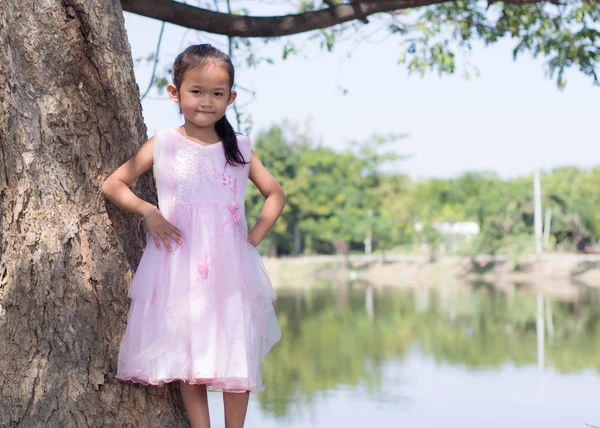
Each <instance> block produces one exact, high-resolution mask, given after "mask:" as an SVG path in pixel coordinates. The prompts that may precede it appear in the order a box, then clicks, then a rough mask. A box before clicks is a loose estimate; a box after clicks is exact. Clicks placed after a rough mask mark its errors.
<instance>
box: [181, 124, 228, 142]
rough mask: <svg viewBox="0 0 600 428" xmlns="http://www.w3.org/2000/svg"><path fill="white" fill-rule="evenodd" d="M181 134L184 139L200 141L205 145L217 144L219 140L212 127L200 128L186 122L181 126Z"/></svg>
mask: <svg viewBox="0 0 600 428" xmlns="http://www.w3.org/2000/svg"><path fill="white" fill-rule="evenodd" d="M181 133H182V134H183V135H184V136H185V137H188V138H192V139H196V140H199V141H202V142H203V143H205V144H213V143H217V142H219V140H220V138H219V135H218V134H217V131H216V130H215V127H214V125H213V126H209V127H206V128H202V127H200V126H198V125H195V124H193V123H191V122H188V121H187V120H186V121H185V123H184V124H183V125H182V126H181Z"/></svg>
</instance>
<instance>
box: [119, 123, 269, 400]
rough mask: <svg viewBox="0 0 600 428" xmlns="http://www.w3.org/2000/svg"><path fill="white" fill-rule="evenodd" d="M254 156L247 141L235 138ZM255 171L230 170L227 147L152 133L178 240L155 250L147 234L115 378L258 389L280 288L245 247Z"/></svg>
mask: <svg viewBox="0 0 600 428" xmlns="http://www.w3.org/2000/svg"><path fill="white" fill-rule="evenodd" d="M238 146H239V148H240V151H241V153H242V155H243V157H244V159H245V160H246V161H249V160H250V155H251V146H250V140H249V138H247V137H244V136H238ZM249 169H250V165H249V164H248V165H245V166H235V167H234V166H231V165H229V164H227V163H226V161H225V153H224V150H223V145H222V143H220V142H219V143H216V144H213V145H211V146H202V145H200V144H198V143H195V142H193V141H192V140H189V139H187V138H185V137H184V136H182V135H181V134H179V133H178V132H177V131H176V130H174V129H168V130H160V131H157V132H156V134H155V136H154V172H155V174H156V187H157V191H158V203H159V208H160V210H161V212H162V214H163V215H164V216H165V218H166V219H167V220H168V221H169V222H171V223H172V224H173V225H175V226H176V227H178V228H179V229H180V230H181V232H182V234H183V238H182V244H181V245H179V244H177V242H175V241H173V240H171V248H172V250H173V251H172V252H168V251H167V250H166V249H165V247H164V243H161V249H160V250H158V249H157V248H156V245H155V243H154V240H153V239H152V237H151V235H150V234H149V233H148V234H147V245H146V248H145V249H144V254H143V256H142V259H141V261H140V264H139V266H138V269H137V271H136V273H135V277H134V279H133V282H132V283H131V286H130V288H129V297H130V298H131V299H132V301H131V306H130V309H129V315H128V321H127V329H126V331H125V335H124V337H123V339H122V341H121V347H120V349H119V361H118V368H117V375H116V378H117V379H121V380H129V381H133V382H140V383H143V384H152V385H163V384H165V383H167V382H171V381H174V380H185V381H187V382H189V383H192V384H206V385H207V387H208V389H209V390H211V391H227V392H244V391H251V392H255V393H256V392H260V391H262V390H263V389H264V386H263V384H262V381H261V373H260V366H261V362H262V360H263V358H264V356H265V355H266V354H267V352H268V351H269V349H271V347H272V346H273V345H274V344H275V343H276V342H277V341H278V340H279V339H280V337H281V331H280V329H279V324H278V322H277V318H276V316H275V312H274V310H273V304H272V301H273V300H274V298H275V292H274V290H273V287H272V285H271V282H270V280H269V277H268V275H267V272H266V270H265V267H264V265H263V263H262V260H261V258H260V255H259V254H258V251H257V250H256V249H255V248H254V246H252V245H251V244H249V243H248V242H247V235H248V227H247V223H246V217H245V213H244V199H245V194H246V184H247V180H248V172H249Z"/></svg>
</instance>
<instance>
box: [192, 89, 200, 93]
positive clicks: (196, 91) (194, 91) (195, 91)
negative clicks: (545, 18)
mask: <svg viewBox="0 0 600 428" xmlns="http://www.w3.org/2000/svg"><path fill="white" fill-rule="evenodd" d="M199 93H200V91H198V90H196V89H195V90H193V91H192V94H199Z"/></svg>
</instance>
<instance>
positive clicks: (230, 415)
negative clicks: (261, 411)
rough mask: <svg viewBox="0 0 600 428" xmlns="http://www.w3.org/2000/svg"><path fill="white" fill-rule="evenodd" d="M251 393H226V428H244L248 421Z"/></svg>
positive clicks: (224, 399)
mask: <svg viewBox="0 0 600 428" xmlns="http://www.w3.org/2000/svg"><path fill="white" fill-rule="evenodd" d="M249 398H250V392H249V391H246V392H244V393H238V392H224V393H223V405H224V407H225V428H242V427H243V426H244V421H245V420H246V411H247V410H248V399H249Z"/></svg>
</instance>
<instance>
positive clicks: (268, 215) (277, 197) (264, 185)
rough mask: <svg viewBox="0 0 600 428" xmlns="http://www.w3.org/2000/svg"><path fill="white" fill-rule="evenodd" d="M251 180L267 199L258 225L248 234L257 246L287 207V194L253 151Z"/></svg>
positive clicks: (249, 239) (249, 238)
mask: <svg viewBox="0 0 600 428" xmlns="http://www.w3.org/2000/svg"><path fill="white" fill-rule="evenodd" d="M249 178H250V180H251V181H252V182H253V183H254V185H255V186H256V187H257V188H258V190H259V191H260V193H261V194H262V195H263V196H264V197H265V198H266V200H265V204H264V206H263V208H262V210H261V212H260V216H259V217H258V221H257V222H256V225H254V227H253V228H252V229H251V230H250V232H249V233H248V241H249V242H250V243H251V244H252V245H254V246H257V245H258V244H260V242H261V241H262V240H263V239H264V238H265V236H267V233H269V231H270V230H271V228H272V227H273V225H275V222H276V221H277V219H278V218H279V216H280V215H281V211H283V207H284V206H285V199H286V197H285V193H284V192H283V189H282V188H281V185H280V184H279V183H278V182H277V180H276V179H275V178H274V177H273V176H272V175H271V173H270V172H269V171H267V169H266V168H265V167H264V165H263V164H262V162H261V161H260V159H259V158H258V156H256V153H254V151H252V158H251V160H250V175H249Z"/></svg>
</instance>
